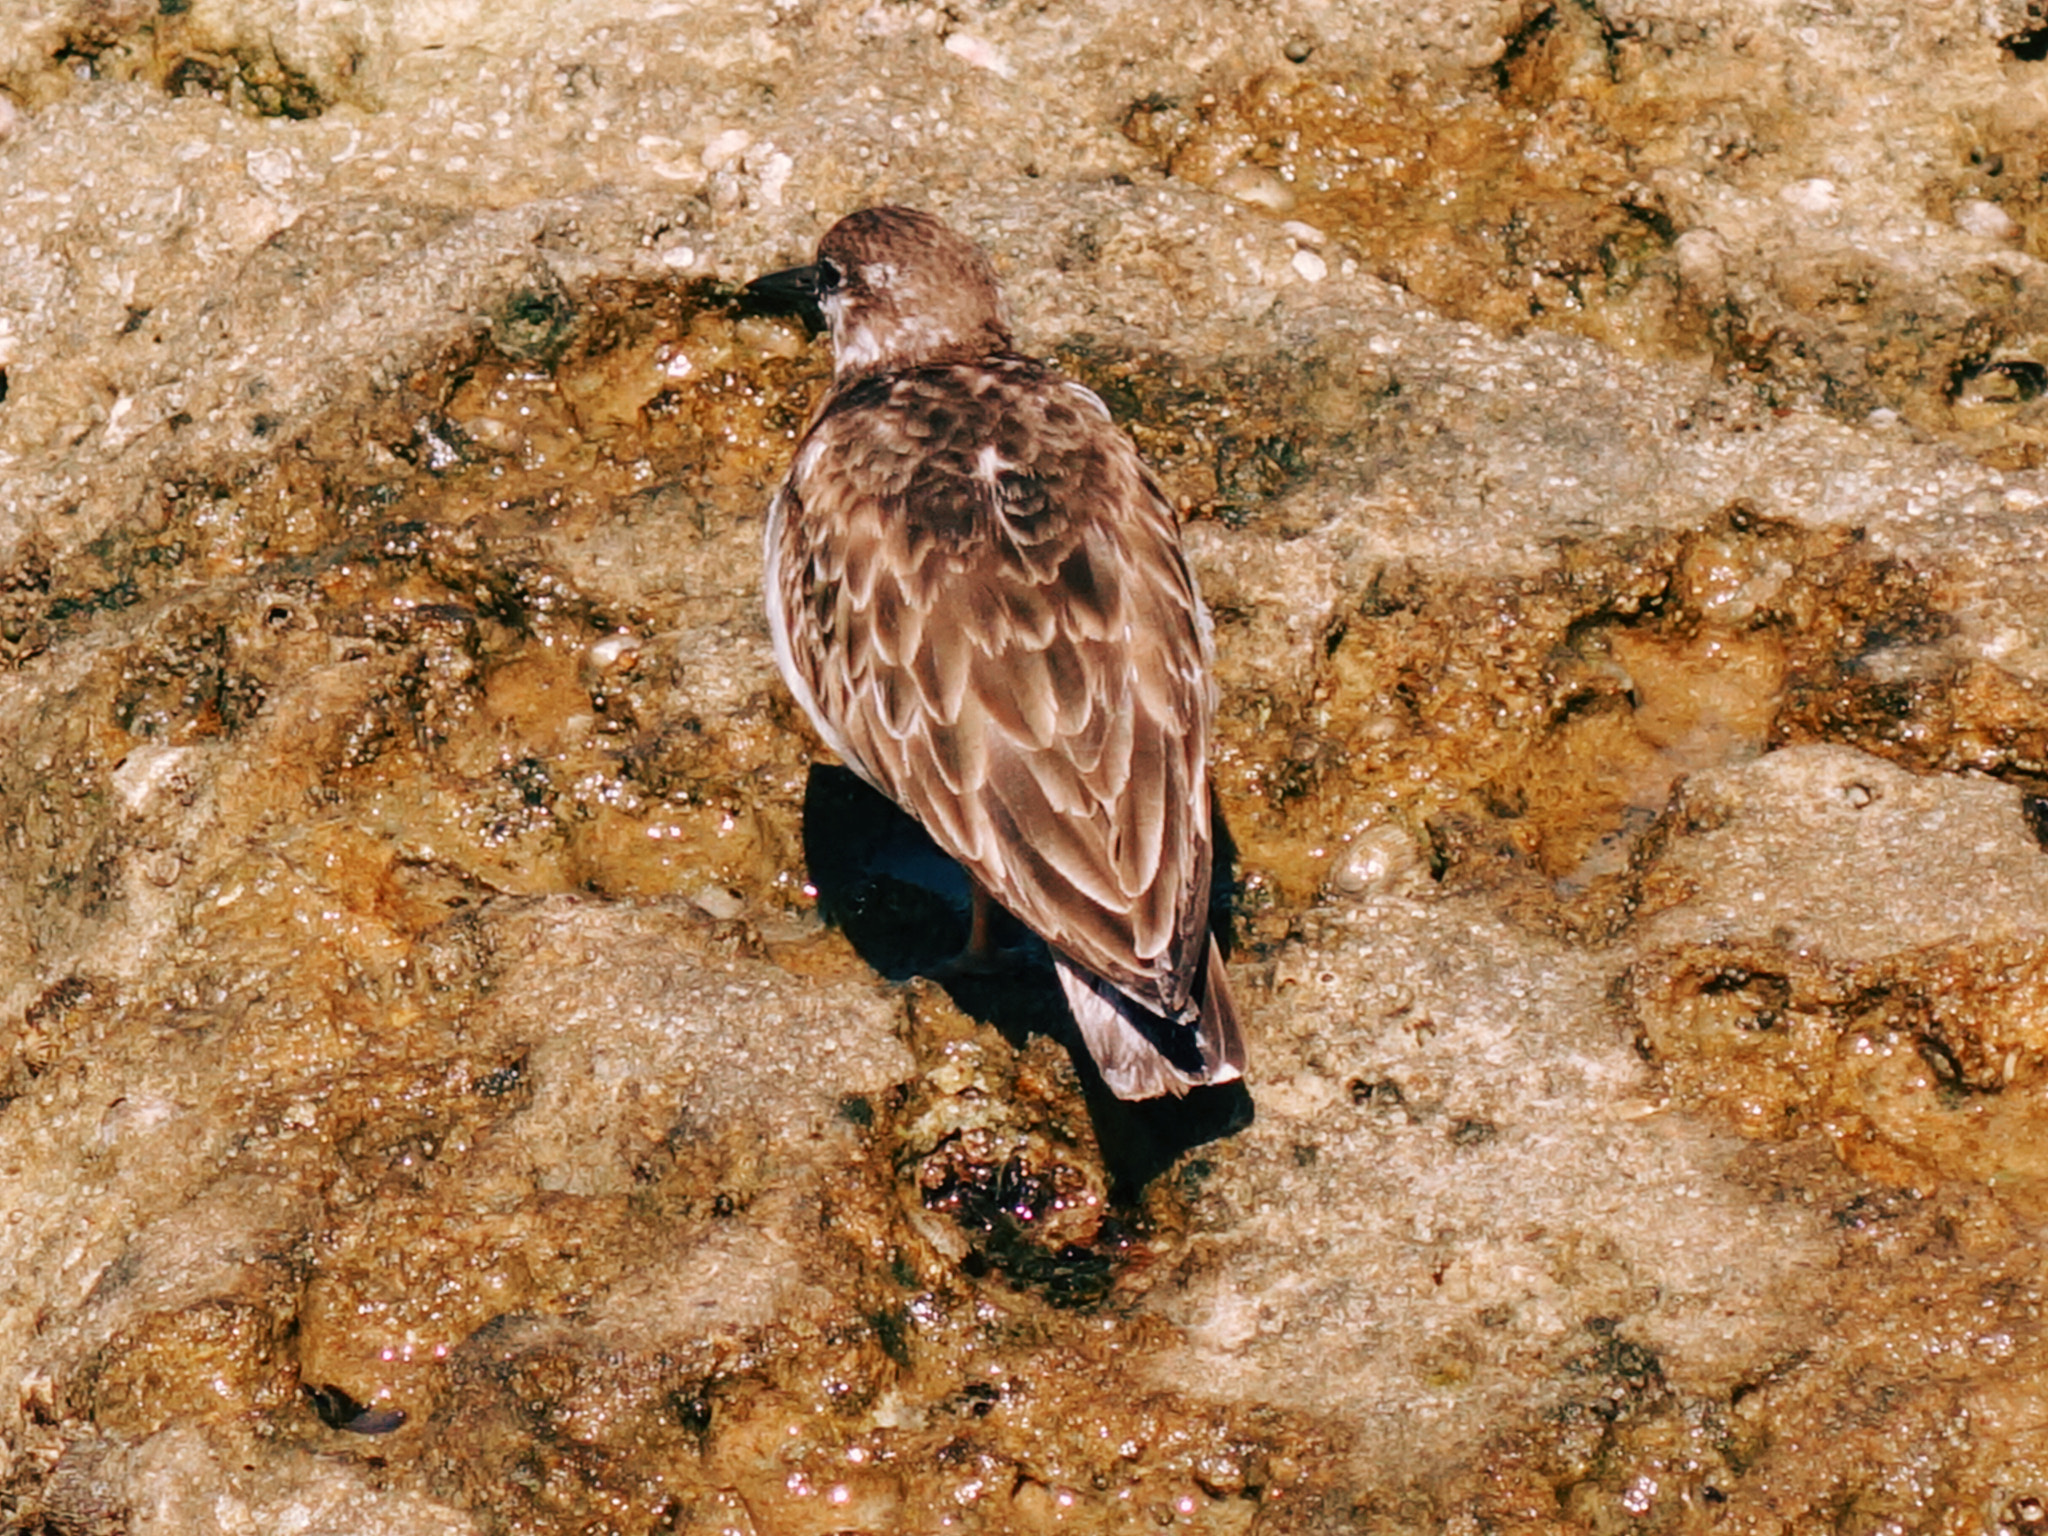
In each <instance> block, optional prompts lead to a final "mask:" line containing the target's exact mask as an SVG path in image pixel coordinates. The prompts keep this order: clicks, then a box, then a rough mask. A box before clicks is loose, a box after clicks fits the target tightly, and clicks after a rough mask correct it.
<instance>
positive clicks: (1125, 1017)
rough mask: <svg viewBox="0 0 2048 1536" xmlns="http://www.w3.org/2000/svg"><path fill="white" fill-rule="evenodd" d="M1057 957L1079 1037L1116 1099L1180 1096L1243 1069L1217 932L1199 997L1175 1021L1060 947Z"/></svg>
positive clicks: (1241, 1034) (1241, 1043)
mask: <svg viewBox="0 0 2048 1536" xmlns="http://www.w3.org/2000/svg"><path fill="white" fill-rule="evenodd" d="M1053 960H1054V963H1055V966H1056V968H1057V969H1058V972H1059V978H1060V987H1061V989H1062V990H1064V991H1065V993H1066V994H1067V1006H1068V1008H1069V1009H1071V1010H1072V1011H1073V1015H1074V1023H1075V1024H1076V1025H1078V1026H1079V1027H1080V1030H1081V1040H1082V1043H1083V1044H1085V1045H1086V1046H1087V1047H1088V1054H1089V1055H1090V1056H1092V1057H1094V1058H1095V1065H1096V1067H1097V1069H1098V1070H1099V1071H1100V1072H1101V1073H1102V1080H1103V1082H1104V1083H1106V1084H1107V1085H1108V1086H1109V1091H1110V1092H1111V1093H1113V1094H1115V1095H1116V1096H1117V1097H1118V1098H1120V1099H1156V1098H1158V1097H1159V1096H1160V1095H1161V1094H1168V1093H1170V1094H1172V1095H1173V1096H1174V1097H1175V1098H1179V1097H1180V1096H1181V1095H1183V1094H1185V1093H1186V1092H1187V1091H1188V1090H1189V1089H1190V1088H1197V1087H1200V1086H1202V1085H1203V1084H1205V1083H1227V1082H1230V1081H1231V1080H1233V1079H1234V1078H1237V1077H1240V1076H1242V1075H1243V1073H1244V1062H1245V1051H1244V1032H1243V1030H1242V1029H1241V1028H1240V1027H1239V1025H1238V1019H1237V1000H1236V998H1234V997H1233V996H1232V995H1231V991H1230V977H1229V976H1228V974H1226V972H1225V971H1224V969H1223V955H1222V952H1221V951H1220V950H1218V949H1217V947H1216V940H1215V938H1214V937H1213V936H1212V937H1211V938H1210V940H1209V958H1208V963H1207V965H1206V966H1205V967H1204V968H1203V971H1202V977H1201V980H1200V983H1199V984H1198V986H1197V988H1196V996H1195V997H1194V998H1193V999H1191V1000H1190V1002H1189V1004H1188V1006H1187V1008H1186V1009H1185V1010H1183V1012H1182V1015H1181V1017H1180V1018H1178V1019H1166V1018H1162V1017H1160V1016H1159V1015H1158V1014H1156V1013H1153V1012H1152V1011H1151V1010H1150V1009H1148V1008H1146V1007H1144V1006H1143V1005H1142V1004H1140V1003H1138V1002H1137V1001H1135V1000H1134V999H1132V998H1130V997H1127V996H1126V995H1125V994H1124V993H1122V992H1120V991H1119V990H1117V988H1116V987H1114V986H1112V985H1111V984H1110V983H1109V982H1107V981H1104V980H1103V979H1102V978H1101V977H1100V976H1097V975H1096V974H1095V973H1094V972H1093V971H1089V970H1084V969H1083V968H1082V967H1080V966H1078V965H1076V964H1074V962H1073V961H1071V960H1069V959H1068V958H1067V957H1066V956H1065V955H1063V954H1061V953H1059V952H1058V951H1057V950H1055V951H1054V952H1053Z"/></svg>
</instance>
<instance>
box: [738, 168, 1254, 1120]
mask: <svg viewBox="0 0 2048 1536" xmlns="http://www.w3.org/2000/svg"><path fill="white" fill-rule="evenodd" d="M746 292H747V295H748V298H749V300H750V301H751V302H753V303H754V304H756V305H759V306H761V307H764V308H781V309H785V310H787V309H800V310H803V311H805V312H807V313H809V314H810V315H812V316H813V318H814V320H815V319H822V322H823V326H824V327H826V328H829V330H830V332H831V345H832V360H833V361H832V378H831V382H830V384H829V385H828V386H827V387H826V389H825V391H824V393H823V395H822V396H821V397H820V398H819V400H818V401H817V403H816V405H815V406H814V407H813V409H812V411H811V413H810V417H809V419H808V421H807V422H806V424H805V426H804V428H803V430H802V432H801V434H800V435H799V438H798V441H797V444H796V451H795V456H794V459H793V461H792V463H791V467H790V469H789V472H788V475H787V477H786V478H785V479H784V480H783V481H782V483H781V485H780V487H779V488H778V489H777V490H776V492H775V493H774V496H773V498H772V500H771V502H770V504H769V509H768V516H767V526H766V531H765V535H764V540H763V554H764V580H763V588H764V606H765V607H766V610H767V617H768V626H769V630H770V633H771V635H772V638H773V643H774V648H775V658H776V662H777V665H778V667H779V669H780V671H781V673H782V676H783V678H784V680H785V681H786V682H787V684H788V686H789V690H790V692H791V693H792V694H793V695H794V696H795V698H796V700H797V702H798V704H799V705H800V706H801V707H802V709H803V711H804V713H805V714H806V715H807V716H808V717H809V718H810V721H811V723H812V725H813V726H814V727H815V728H816V730H817V733H818V735H819V737H820V738H822V739H823V741H824V742H825V744H826V745H827V746H829V747H830V748H831V749H832V751H833V752H835V753H837V754H838V756H839V757H840V759H841V760H842V761H844V762H845V763H846V764H847V766H848V767H850V768H851V769H852V770H853V771H854V772H855V773H856V774H858V775H859V776H860V777H861V778H862V779H864V780H866V781H867V782H868V783H869V784H870V785H872V786H873V787H874V788H876V789H877V790H879V791H880V792H881V793H882V794H884V795H886V796H887V797H888V798H889V799H891V800H893V801H895V802H896V803H897V804H898V805H900V806H901V807H903V808H904V809H905V810H907V811H908V812H909V813H910V814H911V815H912V816H913V817H915V818H916V820H917V821H918V822H919V823H921V824H922V826H923V827H924V829H925V831H926V832H927V833H929V834H930V836H931V838H932V839H933V841H934V842H936V843H937V845H938V846H939V847H940V848H941V849H943V850H944V851H945V852H946V853H947V854H948V855H950V856H951V857H952V858H953V859H955V860H956V861H958V862H959V864H960V865H961V866H962V867H963V868H964V869H965V870H966V872H967V874H968V877H969V885H970V889H971V892H972V895H973V903H974V904H973V915H972V919H971V925H970V935H969V940H968V945H967V949H966V950H965V951H964V952H963V954H962V956H961V958H960V961H959V965H960V966H961V967H962V968H963V969H970V970H971V969H977V968H983V962H986V961H987V960H988V959H989V957H990V955H991V954H992V952H993V950H992V945H991V941H990V934H991V927H990V924H991V921H992V918H993V908H994V906H997V905H999V906H1001V907H1002V908H1003V909H1005V910H1007V911H1008V912H1009V913H1011V914H1012V915H1013V916H1014V917H1015V918H1016V919H1017V920H1018V921H1019V922H1021V923H1022V924H1023V925H1024V927H1026V928H1028V929H1029V930H1030V931H1031V932H1033V933H1035V934H1036V935H1038V937H1039V938H1040V939H1042V940H1043V941H1044V942H1045V944H1046V946H1047V948H1048V949H1049V950H1050V951H1051V954H1052V960H1053V964H1054V967H1055V970H1056V972H1057V975H1058V979H1059V982H1060V986H1061V990H1062V991H1063V993H1064V994H1065V997H1066V1000H1067V1004H1068V1008H1069V1010H1070V1012H1071V1013H1072V1015H1073V1018H1074V1022H1075V1024H1076V1026H1077V1027H1078V1029H1079V1032H1080V1035H1081V1039H1082V1043H1083V1044H1084V1045H1085V1047H1086V1048H1087V1051H1088V1054H1089V1055H1090V1056H1091V1057H1092V1058H1093V1060H1094V1062H1095V1065H1096V1068H1097V1070H1098V1071H1099V1073H1100V1075H1101V1077H1102V1080H1103V1082H1104V1084H1105V1085H1106V1086H1107V1087H1108V1088H1109V1090H1110V1091H1111V1092H1112V1093H1113V1094H1115V1095H1116V1096H1117V1097H1118V1098H1121V1099H1130V1100H1142V1099H1154V1098H1159V1097H1161V1096H1164V1095H1169V1094H1170V1095H1174V1096H1182V1095H1185V1094H1186V1093H1188V1092H1189V1091H1190V1090H1191V1089H1194V1088H1197V1087H1200V1086H1202V1085H1205V1084H1215V1083H1227V1082H1230V1081H1233V1080H1235V1079H1238V1078H1240V1077H1241V1076H1242V1075H1243V1071H1244V1067H1245V1045H1244V1036H1243V1032H1242V1029H1241V1026H1240V1023H1239V1019H1238V1010H1237V1004H1236V1001H1235V999H1234V998H1233V996H1232V994H1231V989H1230V978H1229V975H1228V973H1227V971H1226V970H1225V968H1224V962H1223V956H1222V952H1221V950H1220V949H1219V947H1218V945H1217V941H1216V938H1215V935H1214V934H1213V933H1212V931H1211V928H1210V922H1209V904H1210V872H1211V867H1212V862H1213V858H1214V847H1215V839H1214V833H1213V829H1212V826H1211V820H1210V793H1209V768H1208V756H1209V741H1210V731H1211V725H1212V721H1213V719H1214V716H1215V713H1216V706H1217V692H1216V684H1215V681H1214V638H1213V626H1212V623H1211V620H1210V616H1209V612H1208V609H1207V608H1206V607H1205V606H1204V604H1203V602H1202V598H1201V594H1200V592H1199V590H1198V588H1197V586H1196V581H1195V575H1194V572H1193V570H1192V569H1191V568H1190V566H1189V563H1188V559H1187V556H1186V554H1185V552H1184V551H1183V549H1182V546H1181V539H1180V530H1179V519H1178V517H1177V515H1176V513H1175V511H1174V508H1173V505H1172V503H1171V502H1169V501H1168V499H1167V497H1166V495H1165V493H1164V492H1163V491H1162V490H1161V488H1160V486H1159V482H1158V481H1157V480H1156V479H1155V478H1154V476H1153V474H1152V473H1151V471H1150V470H1149V469H1148V468H1147V467H1146V465H1145V463H1144V461H1143V460H1142V459H1141V458H1140V457H1139V454H1138V451H1137V449H1136V448H1135V447H1134V446H1133V444H1132V443H1131V440H1130V439H1129V438H1128V437H1127V436H1126V435H1125V434H1124V433H1123V432H1122V431H1121V430H1119V429H1118V428H1117V426H1116V424H1115V422H1114V421H1113V420H1112V418H1111V416H1110V413H1109V409H1108V407H1107V406H1105V405H1104V404H1103V402H1102V400H1101V398H1100V397H1099V396H1097V395H1096V394H1095V393H1094V392H1093V391H1092V390H1090V389H1088V388H1087V387H1086V386H1084V385H1082V384H1080V383H1078V382H1076V381H1075V380H1072V379H1069V378H1066V377H1064V376H1063V375H1061V374H1060V373H1059V372H1057V371H1056V370H1055V369H1053V368H1051V367H1049V366H1048V365H1046V364H1045V363H1043V362H1040V361H1037V360H1035V359H1033V358H1030V357H1027V356H1025V355H1023V354H1022V353H1020V352H1019V351H1018V350H1017V349H1016V345H1015V343H1014V341H1013V339H1012V336H1011V332H1010V328H1009V325H1008V323H1007V321H1006V319H1005V315H1004V308H1003V303H1002V298H1001V294H1000V291H999V288H998V284H997V279H996V272H995V267H994V265H993V263H992V262H991V261H990V259H989V257H988V255H987V253H986V252H985V251H983V250H982V248H981V247H980V246H979V245H977V244H975V243H974V242H973V241H972V240H970V239H968V238H967V237H966V236H964V235H962V234H960V233H958V232H957V231H955V230H954V229H952V228H951V227H949V226H948V225H946V224H945V223H943V222H942V221H941V220H939V219H938V218H936V217H934V216H933V215H931V214H928V213H925V212H922V211H919V210H916V209H911V208H904V207H893V206H880V207H870V208H865V209H862V210H860V211H858V212H855V213H851V214H849V215H847V216H846V217H845V218H843V219H840V220H839V221H838V222H837V223H835V224H834V225H833V226H832V227H831V228H830V229H829V230H828V231H827V232H826V233H825V235H824V237H823V238H822V239H821V240H820V241H819V243H818V246H817V249H816V255H815V259H814V260H813V261H812V262H810V263H809V264H807V265H804V266H800V267H792V268H790V269H788V270H786V271H781V272H772V273H769V274H768V275H766V276H764V277H759V278H756V279H755V280H754V281H753V282H751V283H749V284H748V285H747V289H746Z"/></svg>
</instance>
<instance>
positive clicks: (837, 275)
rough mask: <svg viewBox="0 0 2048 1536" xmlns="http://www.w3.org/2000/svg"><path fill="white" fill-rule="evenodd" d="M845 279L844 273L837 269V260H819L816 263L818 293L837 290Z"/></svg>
mask: <svg viewBox="0 0 2048 1536" xmlns="http://www.w3.org/2000/svg"><path fill="white" fill-rule="evenodd" d="M845 281H846V274H845V273H844V272H842V271H840V270H839V264H838V263H837V262H834V261H820V262H819V263H818V292H819V293H821V294H825V293H837V292H838V291H839V285H840V284H842V283H844V282H845Z"/></svg>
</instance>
